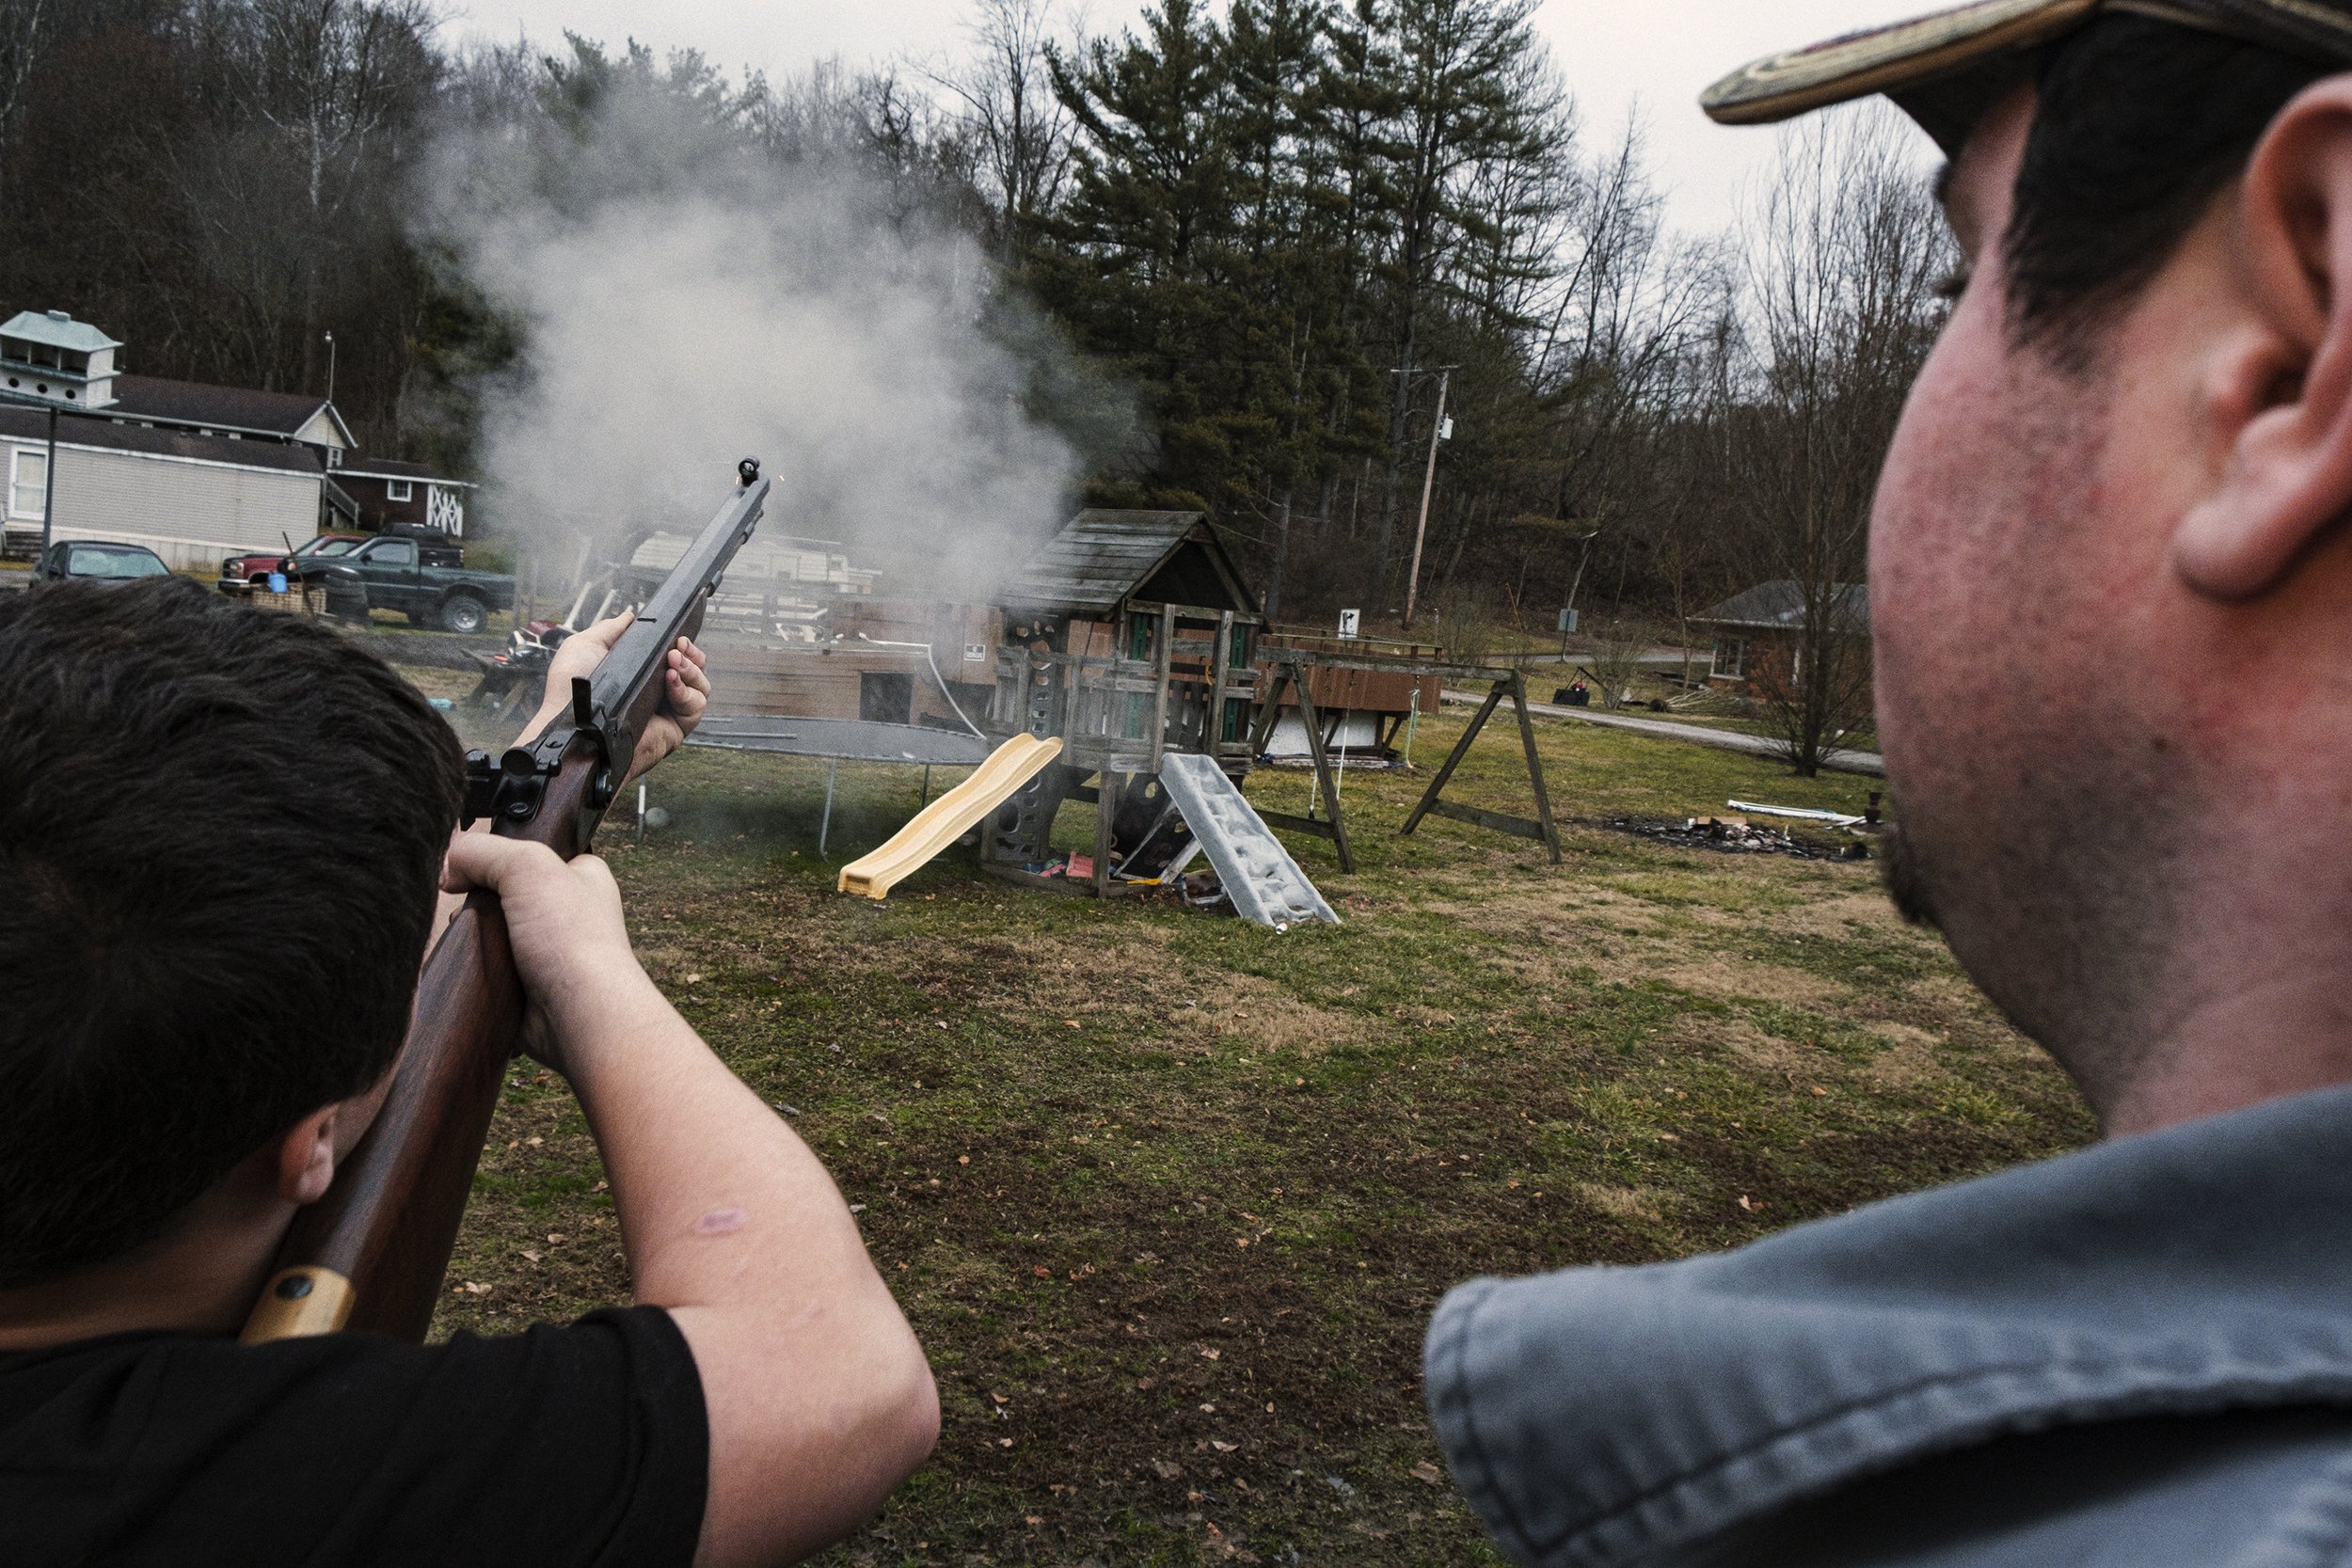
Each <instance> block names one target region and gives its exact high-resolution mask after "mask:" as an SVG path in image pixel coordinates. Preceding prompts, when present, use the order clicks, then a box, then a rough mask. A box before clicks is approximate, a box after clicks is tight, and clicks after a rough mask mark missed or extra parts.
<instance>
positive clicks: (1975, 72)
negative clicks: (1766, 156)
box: [1699, 0, 2352, 150]
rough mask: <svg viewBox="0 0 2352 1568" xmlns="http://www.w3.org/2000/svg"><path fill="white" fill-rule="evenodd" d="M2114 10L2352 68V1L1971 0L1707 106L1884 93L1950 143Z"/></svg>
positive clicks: (1763, 73) (1719, 91) (1739, 83)
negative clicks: (2064, 39) (2031, 69)
mask: <svg viewBox="0 0 2352 1568" xmlns="http://www.w3.org/2000/svg"><path fill="white" fill-rule="evenodd" d="M2109 12H2129V13H2131V14H2133V15H2136V16H2148V17H2154V18H2156V19H2158V20H2160V21H2165V22H2171V23H2177V24H2180V25H2182V26H2185V27H2194V28H2197V29H2199V30H2201V31H2203V32H2211V33H2222V34H2226V35H2228V36H2230V37H2233V38H2239V39H2243V40H2247V41H2248V42H2249V43H2259V44H2264V45H2266V46H2268V47H2270V48H2274V49H2280V50H2284V51H2286V52H2287V53H2290V54H2295V55H2310V56H2312V57H2315V58H2317V59H2321V60H2342V61H2345V62H2347V63H2352V0H1975V3H1974V4H1971V5H1965V6H1955V7H1952V8H1950V9H1948V10H1941V11H1937V12H1935V13H1933V14H1932V15H1930V16H1923V17H1918V18H1915V20H1913V21H1910V22H1898V23H1895V24H1892V25H1889V26H1885V27H1872V28H1869V29H1867V30H1866V31H1863V32H1858V33H1849V34H1847V35H1846V36H1845V37H1843V38H1836V39H1832V40H1829V41H1828V42H1826V43H1817V44H1815V45H1813V46H1812V47H1811V48H1809V49H1799V50H1794V51H1792V52H1790V53H1788V54H1786V55H1770V56H1768V57H1766V58H1764V59H1761V60H1757V61H1756V62H1754V63H1753V64H1750V65H1744V66H1741V67H1740V69H1739V70H1738V71H1733V72H1732V73H1731V74H1730V75H1728V76H1726V77H1724V79H1723V80H1722V81H1720V82H1717V83H1716V84H1715V85H1714V86H1713V87H1708V89H1707V91H1706V92H1705V93H1703V94H1701V95H1700V98H1699V103H1700V106H1701V107H1703V108H1704V109H1706V111H1707V112H1708V116H1709V117H1711V118H1712V119H1716V120H1719V121H1721V122H1722V123H1724V124H1725V125H1759V124H1766V123H1769V122H1771V121H1773V120H1780V119H1790V118H1792V117H1794V116H1797V115H1801V114H1804V113H1806V112H1808V111H1810V110H1813V109H1819V108H1822V107H1825V106H1827V105H1828V104H1832V103H1845V102H1847V101H1848V100H1850V99H1855V98H1864V97H1867V96H1868V95H1870V94H1872V93H1884V94H1885V95H1886V96H1887V97H1889V98H1891V99H1893V100H1894V101H1895V102H1896V103H1899V104H1900V105H1901V106H1902V107H1903V108H1904V109H1905V110H1907V111H1909V112H1910V114H1911V116H1912V118H1913V119H1916V120H1918V121H1919V123H1920V124H1921V125H1923V126H1925V127H1926V128H1927V130H1928V132H1929V133H1930V134H1931V135H1933V136H1934V137H1935V138H1936V140H1938V141H1939V142H1943V143H1944V144H1945V146H1946V149H1947V150H1951V149H1952V148H1953V146H1954V144H1955V142H1956V141H1957V140H1958V139H1959V138H1960V137H1962V136H1964V135H1966V132H1967V128H1968V126H1969V125H1970V124H1972V123H1973V122H1974V120H1975V118H1976V111H1978V110H1980V109H1981V108H1982V107H1983V106H1984V105H1985V103H1988V102H1989V101H1990V100H1991V98H1992V97H1993V96H1994V94H1995V93H1997V92H1998V91H1999V90H2000V89H2001V88H2003V87H2007V86H2009V85H2010V83H2012V82H2014V81H2015V80H2017V79H2018V76H2019V73H2020V72H2021V71H2023V70H2024V69H2025V64H2026V55H2027V52H2028V51H2030V50H2032V49H2034V48H2035V47H2037V46H2038V45H2041V44H2044V43H2048V42H2050V41H2051V40H2054V39H2057V38H2059V37H2061V36H2063V35H2064V34H2066V33H2070V32H2072V31H2074V29H2075V28H2077V27H2080V26H2082V25H2083V24H2086V23H2088V22H2090V21H2091V20H2092V19H2093V18H2095V17H2098V16H2101V15H2103V14H2106V13H2109Z"/></svg>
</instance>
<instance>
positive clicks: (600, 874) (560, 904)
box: [441, 833, 653, 1072]
mask: <svg viewBox="0 0 2352 1568" xmlns="http://www.w3.org/2000/svg"><path fill="white" fill-rule="evenodd" d="M441 886H442V888H443V889H444V890H445V891H447V892H450V893H469V892H472V891H473V890H474V889H476V888H480V889H483V890H485V891H486V892H489V893H494V894H496V895H498V897H499V902H500V903H501V905H502V906H503V908H504V911H505V914H506V937H507V942H508V943H509V944H510V945H511V946H512V947H513V949H514V953H515V969H516V974H518V975H520V976H521V979H522V983H523V991H524V994H525V997H526V998H527V1012H526V1016H525V1020H524V1029H523V1038H524V1042H525V1044H526V1045H527V1046H528V1047H529V1048H530V1051H531V1053H532V1055H533V1056H535V1057H537V1058H538V1059H539V1060H541V1061H542V1062H545V1063H547V1065H548V1066H549V1067H552V1068H554V1069H557V1070H558V1071H560V1072H568V1071H569V1070H570V1064H567V1063H565V1062H564V1060H563V1059H562V1057H563V1054H564V1048H565V1047H566V1046H567V1045H571V1046H574V1047H576V1046H577V1045H578V1043H579V1042H580V1041H581V1040H582V1039H585V1038H591V1037H595V1036H596V1034H598V1033H599V1031H597V1030H596V1028H595V1027H594V1024H595V1022H596V1020H597V1019H598V1018H599V1017H602V1016H606V1015H609V1014H610V1013H611V1012H612V1010H613V1008H614V1007H615V1006H616V1005H617V1004H620V1003H622V1002H623V1001H625V1000H627V999H629V998H630V997H631V996H632V995H633V994H635V993H642V992H646V991H651V990H652V989H653V982H652V981H650V980H649V979H647V978H646V977H645V972H644V969H643V968H641V967H640V966H639V964H638V962H637V955H636V954H635V953H634V952H632V951H631V950H630V948H629V944H628V926H627V925H626V924H625V923H624V922H623V920H622V918H621V890H620V887H619V885H618V884H617V883H615V882H614V881H613V879H612V871H611V870H610V869H608V868H607V867H606V865H605V863H604V862H603V861H602V860H600V859H598V858H597V857H596V856H595V855H581V856H580V857H579V858H578V859H577V860H573V861H569V862H566V861H564V860H563V859H562V858H561V857H559V856H558V855H557V854H556V852H555V851H554V850H552V849H550V848H548V847H547V846H546V845H544V844H531V843H527V842H525V841H523V840H521V839H513V838H501V837H499V836H497V835H496V834H494V833H459V834H457V835H456V836H455V837H454V838H453V839H452V840H451V841H450V847H449V858H448V860H447V862H446V863H445V864H444V866H443V869H442V872H441Z"/></svg>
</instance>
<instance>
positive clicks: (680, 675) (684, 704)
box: [526, 615, 710, 784]
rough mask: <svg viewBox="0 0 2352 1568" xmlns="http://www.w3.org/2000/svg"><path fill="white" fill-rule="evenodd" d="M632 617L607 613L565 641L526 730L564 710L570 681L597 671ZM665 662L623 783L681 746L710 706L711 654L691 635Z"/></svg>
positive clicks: (552, 662)
mask: <svg viewBox="0 0 2352 1568" xmlns="http://www.w3.org/2000/svg"><path fill="white" fill-rule="evenodd" d="M631 620H632V617H630V616H628V615H613V616H608V617H607V618H606V619H604V620H601V621H598V622H597V623H596V625H595V626H590V627H588V628H587V629H586V630H585V631H576V632H574V633H573V634H572V635H571V636H569V637H567V638H565V639H564V642H563V645H562V646H561V647H559V648H557V649H556V650H555V657H553V658H552V659H550V660H548V695H547V701H546V704H545V705H543V706H542V707H541V708H540V710H539V717H538V718H537V719H536V720H534V721H532V725H531V728H530V729H529V731H527V732H526V733H528V734H531V735H537V734H540V733H541V732H542V731H544V730H545V729H546V727H547V726H548V724H549V723H552V722H553V721H555V720H556V718H558V717H559V716H560V715H562V714H563V712H564V707H565V705H566V704H568V703H569V702H570V701H571V690H572V682H573V681H575V680H584V679H586V678H587V677H588V676H590V675H593V674H595V673H596V666H597V665H599V664H602V663H603V662H604V656H605V655H607V654H609V653H611V652H612V644H613V643H615V642H618V641H620V640H621V633H623V632H625V631H627V630H628V628H629V623H630V621H631ZM667 663H668V665H669V668H668V669H666V670H664V671H662V672H661V706H660V708H658V709H657V710H655V713H654V716H653V717H652V718H651V719H650V720H648V721H646V723H645V733H644V734H643V735H641V736H638V737H637V754H636V755H635V756H633V757H631V758H629V760H628V778H625V779H623V780H622V781H621V782H622V783H623V784H628V783H629V782H630V781H632V780H635V779H638V778H640V777H642V776H644V774H645V773H646V772H647V771H648V770H650V769H651V768H652V767H653V765H654V764H655V763H657V762H660V760H661V759H662V758H663V757H666V756H668V755H669V754H670V753H671V752H675V751H676V750H677V749H678V747H679V746H681V745H683V744H684V743H685V740H686V737H687V736H690V735H691V734H693V733H694V726H695V725H696V724H699V723H701V722H702V717H703V710H704V709H705V708H707V707H708V706H709V705H710V675H709V673H708V670H707V665H708V663H709V658H708V656H707V655H706V654H704V652H703V651H702V650H701V649H700V648H698V647H696V646H695V645H694V642H693V640H692V639H691V638H685V637H681V638H679V639H678V640H677V646H676V647H675V648H672V649H671V650H670V652H669V654H668V656H667Z"/></svg>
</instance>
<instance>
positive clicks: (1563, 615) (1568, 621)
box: [1560, 610, 1576, 637]
mask: <svg viewBox="0 0 2352 1568" xmlns="http://www.w3.org/2000/svg"><path fill="white" fill-rule="evenodd" d="M1575 630H1576V611H1575V610H1562V611H1561V612H1560V635H1561V636H1563V637H1566V636H1569V635H1570V634H1572V633H1573V632H1574V631H1575Z"/></svg>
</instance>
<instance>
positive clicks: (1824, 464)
mask: <svg viewBox="0 0 2352 1568" xmlns="http://www.w3.org/2000/svg"><path fill="white" fill-rule="evenodd" d="M1903 147H1904V142H1903V140H1902V136H1901V129H1900V126H1899V124H1898V122H1897V121H1896V119H1895V117H1894V115H1893V114H1892V112H1891V111H1886V110H1883V109H1879V108H1870V109H1864V110H1858V111H1848V112H1846V113H1844V114H1841V115H1836V116H1827V117H1817V118H1815V119H1810V120H1807V121H1804V122H1803V123H1801V124H1799V125H1798V126H1796V127H1794V128H1792V129H1790V130H1789V131H1788V132H1785V133H1783V136H1782V141H1781V144H1780V151H1779V157H1778V160H1777V163H1776V165H1775V166H1774V169H1773V171H1772V179H1771V181H1770V182H1769V184H1767V185H1766V186H1765V188H1764V190H1763V192H1762V194H1761V197H1760V199H1759V200H1758V201H1757V203H1756V206H1755V207H1754V208H1753V209H1752V210H1751V212H1750V213H1749V214H1748V215H1747V219H1746V222H1745V225H1744V230H1743V233H1742V235H1741V239H1742V242H1743V243H1742V262H1743V268H1742V270H1743V274H1744V277H1743V282H1744V284H1745V290H1744V298H1743V300H1742V305H1743V307H1744V309H1743V311H1742V317H1743V321H1744V324H1745V325H1746V327H1747V330H1748V333H1749V338H1748V345H1747V346H1748V356H1747V359H1748V362H1747V364H1746V366H1745V372H1746V373H1745V375H1744V377H1743V378H1742V379H1741V380H1740V381H1733V380H1732V379H1731V378H1730V377H1729V376H1728V375H1726V378H1725V382H1726V385H1725V393H1726V396H1725V399H1724V404H1725V406H1724V408H1723V410H1722V412H1721V416H1720V417H1721V418H1722V419H1723V420H1724V440H1725V445H1726V451H1727V457H1728V462H1727V465H1726V467H1727V477H1728V480H1729V484H1730V488H1731V496H1730V503H1731V510H1732V515H1733V517H1734V519H1735V520H1736V522H1737V523H1738V524H1739V525H1740V526H1739V530H1738V533H1737V536H1736V537H1737V540H1738V555H1739V559H1740V562H1742V564H1744V565H1745V567H1746V568H1747V570H1746V574H1745V575H1746V576H1747V577H1748V578H1749V580H1750V581H1751V583H1754V584H1756V585H1759V586H1761V585H1766V584H1771V585H1773V589H1772V595H1774V596H1776V597H1777V599H1778V600H1779V601H1780V602H1782V603H1783V605H1784V609H1783V610H1781V611H1780V613H1781V614H1782V615H1783V617H1784V619H1785V620H1786V621H1787V623H1788V626H1789V627H1790V630H1791V631H1792V633H1793V634H1794V637H1793V648H1792V654H1791V657H1790V658H1789V659H1788V661H1787V662H1788V668H1785V669H1773V670H1769V671H1761V672H1757V671H1752V672H1751V679H1752V680H1755V681H1756V684H1757V685H1758V687H1759V688H1760V689H1761V690H1762V691H1763V693H1764V696H1765V699H1766V707H1767V709H1768V711H1769V712H1770V714H1771V715H1772V721H1773V725H1774V728H1775V730H1776V731H1777V733H1778V737H1779V739H1780V741H1781V743H1782V746H1783V749H1784V752H1785V754H1786V756H1787V758H1788V762H1789V764H1790V766H1791V767H1793V768H1795V769H1796V770H1797V771H1798V772H1799V773H1801V774H1805V775H1808V776H1809V775H1811V774H1813V773H1814V772H1816V771H1818V770H1819V768H1820V765H1821V759H1822V756H1823V754H1824V753H1825V752H1828V751H1829V750H1830V749H1831V748H1833V747H1834V746H1835V745H1836V743H1837V742H1838V741H1839V740H1840V739H1841V738H1842V737H1843V736H1845V735H1847V734H1848V733H1849V732H1851V731H1852V730H1853V729H1855V728H1857V727H1859V726H1860V725H1862V724H1864V723H1866V722H1867V719H1868V691H1869V674H1868V662H1867V661H1868V639H1867V614H1868V611H1867V600H1866V598H1865V596H1864V594H1865V590H1864V589H1863V588H1862V586H1861V584H1862V581H1863V577H1864V552H1865V547H1866V543H1867V530H1868V523H1869V514H1870V498H1871V495H1872V492H1873V491H1874V490H1875V488H1876V487H1877V483H1878V473H1879V467H1880V464H1881V462H1882V461H1883V458H1884V456H1885V452H1886V446H1887V442H1888V440H1889V438H1890V437H1891V436H1892V435H1893V433H1894V428H1895V421H1896V420H1897V419H1898V418H1899V415H1900V413H1901V409H1902V401H1903V396H1904V394H1905V392H1906V391H1907V390H1908V389H1909V388H1910V385H1911V381H1912V378H1913V376H1914V375H1915V373H1916V372H1917V370H1918V367H1919V363H1920V361H1921V360H1922V359H1923V358H1924V357H1925V356H1926V354H1927V350H1928V348H1929V346H1930V344H1931V342H1932V341H1933V336H1934V332H1935V329H1936V327H1937V325H1938V324H1939V321H1940V318H1941V313H1942V312H1941V308H1940V306H1939V305H1938V303H1937V301H1936V298H1935V290H1934V283H1935V279H1936V277H1937V275H1938V274H1939V272H1940V271H1941V270H1942V269H1943V268H1944V267H1946V266H1947V265H1948V262H1949V255H1948V241H1947V239H1946V238H1945V236H1944V231H1943V229H1942V226H1941V225H1940V224H1939V223H1938V222H1937V221H1936V217H1935V214H1934V209H1933V206H1932V204H1931V201H1930V198H1929V196H1928V192H1927V190H1926V187H1925V184H1924V182H1922V181H1921V180H1920V178H1919V177H1918V174H1917V172H1916V170H1915V168H1914V167H1913V166H1912V165H1911V164H1910V162H1909V161H1908V159H1907V158H1906V156H1905V154H1904V151H1903Z"/></svg>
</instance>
